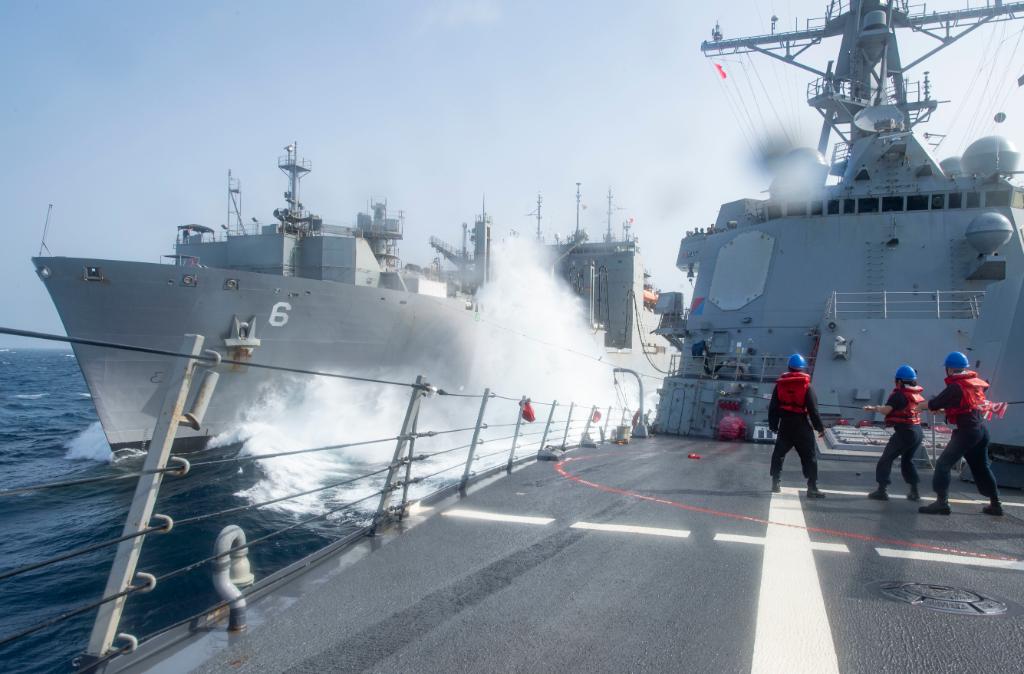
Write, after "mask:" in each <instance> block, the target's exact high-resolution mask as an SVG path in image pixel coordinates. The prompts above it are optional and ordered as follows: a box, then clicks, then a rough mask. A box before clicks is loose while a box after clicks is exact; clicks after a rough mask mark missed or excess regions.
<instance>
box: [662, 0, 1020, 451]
mask: <svg viewBox="0 0 1024 674" xmlns="http://www.w3.org/2000/svg"><path fill="white" fill-rule="evenodd" d="M1022 13H1024V3H1000V2H996V3H994V4H990V5H987V6H985V7H982V8H972V9H967V10H959V11H952V12H938V13H934V12H931V13H924V12H922V11H921V10H919V9H917V8H915V7H912V6H910V5H909V4H908V3H905V2H884V1H880V0H863V1H861V2H854V3H851V4H847V3H845V2H832V3H830V5H829V8H828V14H827V16H826V17H825V18H824V19H821V20H816V21H813V22H811V21H809V22H808V26H807V29H806V30H798V31H794V32H787V33H773V34H771V35H762V36H758V37H752V38H738V39H726V38H725V37H724V36H723V34H722V30H721V29H720V28H719V27H718V26H716V27H715V30H714V31H713V33H712V35H713V39H712V40H711V41H708V42H705V43H704V44H703V45H702V46H701V48H702V50H703V51H704V53H705V55H707V56H712V57H713V56H715V55H723V54H737V53H739V54H743V53H749V52H757V53H761V54H767V55H768V56H771V57H773V58H776V59H779V60H781V61H783V62H784V63H787V64H792V65H796V66H799V67H800V68H802V69H803V70H805V71H810V72H812V73H814V74H815V75H816V77H817V79H816V80H814V81H813V82H812V83H811V84H810V85H809V86H808V103H809V105H810V106H811V107H813V108H815V109H816V110H817V111H818V112H819V113H820V114H821V116H822V118H823V124H822V129H821V134H820V138H819V143H818V146H817V147H816V148H797V149H794V150H792V151H790V152H789V153H788V154H786V155H785V156H784V157H782V158H781V159H779V160H778V161H777V163H776V167H775V168H776V172H775V179H774V180H773V182H772V184H771V187H770V190H769V197H768V198H767V199H740V200H737V201H733V202H730V203H726V204H723V205H722V206H721V208H720V210H719V214H718V217H717V219H716V221H715V223H714V225H712V226H710V227H708V228H698V229H696V230H693V231H690V232H688V233H687V234H686V236H685V237H684V238H683V240H682V243H681V244H680V249H679V256H678V259H677V266H678V267H679V269H680V270H681V271H683V272H684V273H685V274H686V275H687V277H688V278H689V279H691V281H692V282H693V292H692V299H691V301H690V302H689V305H688V306H683V302H682V297H681V295H678V294H664V295H662V300H661V303H660V304H659V307H658V312H659V313H660V314H661V322H660V324H659V328H658V332H659V333H660V334H662V335H664V336H666V337H667V338H669V339H670V340H671V341H673V342H674V343H675V344H676V345H677V346H679V347H680V348H681V349H682V353H683V356H682V358H681V360H680V362H678V363H677V364H675V367H674V373H673V375H672V376H670V377H668V378H667V379H666V380H665V382H664V386H663V389H662V396H661V403H660V407H659V411H658V426H659V428H660V429H661V430H662V431H665V432H670V433H678V434H685V435H698V436H712V435H714V434H715V433H716V432H717V429H718V425H719V423H720V422H721V420H722V419H723V418H724V417H725V416H728V415H735V416H740V417H742V418H743V419H744V421H745V422H746V427H747V433H748V437H751V436H754V437H757V436H760V437H761V438H762V439H767V436H768V432H767V428H766V426H767V421H766V420H767V405H768V397H769V396H770V394H771V390H772V386H773V384H774V380H775V378H776V377H777V376H778V375H779V374H780V373H781V372H782V371H784V369H785V365H786V361H785V356H787V355H788V354H789V353H792V352H802V353H805V354H808V355H809V356H810V357H811V362H812V365H811V372H812V375H813V383H814V386H815V388H816V390H817V392H818V396H819V400H820V403H821V405H822V408H823V410H822V411H823V412H825V413H826V414H827V415H828V416H829V417H830V418H831V419H832V420H833V422H834V423H838V424H851V426H857V425H860V426H870V425H875V424H878V423H879V422H880V421H881V419H880V417H877V416H875V415H872V414H868V413H866V412H863V411H862V410H861V409H860V408H861V407H863V406H864V405H867V404H879V403H881V402H884V400H885V398H884V396H885V394H886V393H887V392H888V389H887V384H889V383H890V382H891V381H892V373H893V372H894V371H895V369H896V367H897V366H898V365H900V364H901V363H903V362H909V363H911V364H913V365H914V366H915V367H917V369H918V371H919V373H920V376H921V383H922V384H923V386H924V387H925V389H926V391H931V392H936V391H938V390H939V389H940V388H941V387H942V377H943V372H942V369H941V367H939V364H941V362H942V357H943V356H944V354H945V353H947V352H949V351H952V350H966V351H967V352H968V353H970V354H972V358H973V359H974V361H975V362H974V363H973V364H974V365H975V366H977V368H978V369H979V371H980V372H981V373H982V374H983V376H986V377H990V378H992V379H993V380H994V381H995V382H996V383H997V385H996V387H995V388H994V389H993V395H1002V396H1004V398H1003V399H1006V396H1011V397H1012V396H1013V395H1016V396H1017V397H1016V398H1015V399H1019V398H1021V397H1022V396H1021V395H1020V394H1019V393H1018V392H1011V391H1010V389H1009V388H1003V390H1002V391H1000V386H999V384H1000V382H1002V381H1004V380H1005V379H1006V378H1007V377H1009V373H1008V372H1007V369H1006V368H1007V366H1008V365H1009V364H1010V361H1011V360H1012V359H1013V356H1012V354H1009V355H1007V354H1004V351H1005V350H1006V349H1007V347H1008V345H1010V344H1011V343H1012V342H1013V341H1014V338H1013V334H1011V332H1010V330H1011V329H1012V328H1011V327H1010V326H1011V325H1017V327H1018V328H1020V329H1024V328H1021V326H1020V325H1019V323H1020V321H1019V320H1016V321H1011V320H1008V318H1007V317H1009V316H1013V315H1014V314H1015V312H1016V309H1017V305H1018V303H1019V302H1020V288H1021V278H1022V275H1024V240H1022V236H1021V231H1020V226H1019V224H1018V223H1020V222H1021V221H1022V218H1024V210H1022V209H1024V191H1022V190H1021V188H1020V187H1017V186H1016V185H1015V184H1014V183H1013V182H1012V180H1011V178H1012V177H1013V176H1014V174H1015V172H1016V171H1017V168H1018V165H1019V158H1020V156H1019V153H1018V152H1017V150H1016V148H1015V146H1014V145H1013V144H1012V143H1011V142H1010V141H1008V140H1006V139H1004V138H1001V137H998V136H988V137H984V138H980V139H978V140H977V141H975V142H974V143H972V144H971V145H970V146H969V147H968V148H967V149H966V151H965V152H964V153H963V156H962V157H948V158H946V159H944V160H942V161H939V160H938V159H937V158H936V157H935V156H933V154H932V151H931V148H930V147H929V146H928V145H927V144H926V143H925V142H923V140H922V137H921V136H919V135H918V134H917V133H916V132H915V127H916V126H917V125H918V124H921V123H923V122H925V121H927V120H928V118H929V117H930V116H931V114H932V112H933V111H934V110H935V109H936V108H937V106H938V104H939V101H937V100H936V99H935V98H933V97H932V95H931V86H932V85H931V83H930V82H927V81H925V82H922V83H921V84H917V83H912V82H911V81H910V76H911V75H912V74H913V73H914V72H916V71H917V70H920V68H919V66H920V65H921V64H923V63H924V62H925V61H926V59H927V58H928V57H929V56H931V55H932V54H934V53H935V52H937V51H939V50H940V49H943V48H944V47H946V46H948V45H950V44H953V43H954V42H955V41H956V40H957V39H958V38H960V37H962V36H963V35H965V34H967V33H969V32H971V31H972V30H974V29H976V28H977V27H979V26H981V25H984V24H985V23H989V22H995V21H1003V20H1008V19H1013V18H1017V17H1018V16H1019V15H1021V14H1022ZM901 29H907V30H915V31H918V32H922V33H924V34H927V35H931V36H932V37H935V38H936V39H937V40H938V42H937V44H936V47H935V49H933V50H931V51H929V52H927V53H925V54H924V55H922V56H920V57H918V58H915V59H913V60H912V61H908V60H906V59H904V58H903V57H902V55H901V52H900V49H899V45H898V41H897V35H898V33H899V32H900V30H901ZM935 31H938V32H935ZM829 37H838V38H841V42H840V45H839V50H838V55H837V57H836V59H835V60H833V61H829V63H828V65H827V67H826V68H825V69H824V70H821V69H819V68H817V67H815V66H813V65H808V64H807V63H803V62H801V61H800V60H799V59H798V57H799V56H800V55H801V54H802V53H803V52H804V50H806V49H807V48H808V47H811V46H813V45H816V44H818V43H820V42H821V41H822V40H824V39H826V38H829ZM925 75H926V76H927V73H925ZM833 138H835V139H836V142H835V143H834V144H832V145H831V155H830V161H827V162H826V161H825V159H824V157H825V155H826V154H827V153H828V151H829V147H830V140H832V139H833ZM997 298H998V299H997ZM1017 315H1018V316H1019V314H1017ZM996 324H998V325H999V326H1000V328H999V329H997V328H995V325H996ZM1016 334H1022V333H1016ZM1017 379H1019V377H1017ZM1018 391H1019V389H1018ZM1021 414H1024V410H1014V411H1013V412H1011V414H1008V415H1007V420H1004V421H1003V422H1001V423H1002V424H1003V429H1007V428H1016V429H1017V431H1015V433H1016V435H1015V436H1014V437H1015V438H1016V439H1015V440H1013V442H1012V443H1005V444H1006V445H1007V447H1004V449H1006V451H1007V452H1009V453H1013V449H1012V448H1011V447H1009V446H1008V445H1011V444H1016V446H1017V447H1019V446H1020V445H1022V444H1024V442H1021V438H1020V435H1021V432H1020V429H1021V422H1020V420H1019V418H1020V416H1021ZM1010 416H1013V417H1014V418H1016V419H1018V420H1017V421H1015V422H1014V421H1009V419H1010ZM999 425H1000V424H993V436H994V437H997V436H999V435H1000V433H1001V432H1002V431H1001V430H999ZM844 432H845V429H842V428H837V429H833V431H830V435H829V438H830V441H832V442H835V443H837V444H841V441H842V440H843V438H841V437H840V436H841V435H842V434H843V433H844Z"/></svg>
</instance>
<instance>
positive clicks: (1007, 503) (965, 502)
mask: <svg viewBox="0 0 1024 674" xmlns="http://www.w3.org/2000/svg"><path fill="white" fill-rule="evenodd" d="M821 491H823V492H825V493H826V494H837V495H839V496H867V495H868V493H867V492H866V491H844V490H842V489H822V490H821ZM889 498H890V499H894V498H902V499H905V498H907V497H906V496H904V495H903V494H889ZM929 499H930V497H926V496H922V497H921V500H922V501H923V502H924V501H928V500H929ZM949 502H950V503H960V504H963V505H988V503H989V501H988V499H987V498H986V499H977V498H951V499H949ZM1002 504H1003V505H1004V506H1010V507H1011V508H1024V503H1014V502H1012V501H1002Z"/></svg>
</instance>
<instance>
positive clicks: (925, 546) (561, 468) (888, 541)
mask: <svg viewBox="0 0 1024 674" xmlns="http://www.w3.org/2000/svg"><path fill="white" fill-rule="evenodd" d="M592 458H599V457H593V456H574V457H570V458H568V459H563V460H562V461H559V462H558V463H556V464H555V470H556V471H558V474H559V475H561V476H562V477H564V478H566V479H567V480H571V481H573V482H575V483H577V484H581V485H583V486H585V487H590V488H592V489H597V490H599V491H603V492H606V493H609V494H618V495H620V496H630V497H632V498H635V499H639V500H641V501H651V502H652V503H660V504H662V505H667V506H672V507H673V508H679V509H680V510H688V511H690V512H695V513H702V514H704V515H713V516H715V517H725V518H728V519H733V520H741V521H744V522H757V523H758V524H770V525H774V526H778V527H791V528H794V529H803V530H805V531H813V532H814V533H817V534H825V535H827V536H832V537H835V538H847V539H851V540H858V541H866V542H868V543H883V544H885V545H897V546H900V547H904V548H914V549H917V550H929V551H932V552H945V553H948V554H953V555H960V556H961V557H976V558H978V559H997V560H1000V561H1005V562H1020V561H1022V560H1020V559H1017V558H1016V557H1007V556H1005V555H997V554H989V553H985V552H971V551H969V550H960V549H959V548H949V547H946V546H943V545H931V544H929V543H915V542H914V541H904V540H901V539H897V538H882V537H880V536H872V535H870V534H858V533H855V532H852V531H840V530H838V529H824V528H821V527H808V526H800V525H797V524H786V523H784V522H773V521H772V520H766V519H763V518H761V517H754V516H753V515H742V514H740V513H731V512H726V511H724V510H714V509H712V508H703V507H701V506H695V505H689V504H687V503H680V502H678V501H670V500H669V499H664V498H658V497H656V496H648V495H647V494H641V493H640V492H636V491H632V490H630V489H620V488H618V487H612V486H609V485H606V484H600V483H598V482H591V481H590V480H585V479H583V478H581V477H579V476H577V475H573V474H572V473H570V472H569V471H568V470H566V468H565V464H567V463H569V462H575V461H585V460H587V459H592Z"/></svg>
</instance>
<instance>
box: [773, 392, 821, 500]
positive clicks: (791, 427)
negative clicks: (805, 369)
mask: <svg viewBox="0 0 1024 674" xmlns="http://www.w3.org/2000/svg"><path fill="white" fill-rule="evenodd" d="M808 418H810V421H811V422H810V423H807V420H808ZM811 426H813V427H814V430H815V431H818V432H819V433H824V432H825V426H824V425H823V424H822V423H821V417H820V416H819V415H818V399H817V398H816V397H815V395H814V389H812V388H808V389H807V396H806V398H805V399H804V413H797V412H790V411H788V410H784V409H782V408H780V407H779V389H778V386H776V387H775V389H774V390H773V391H772V401H771V402H770V403H769V404H768V428H770V429H771V430H772V432H773V433H777V434H778V437H777V438H776V439H775V451H773V452H772V465H771V471H770V472H771V475H772V477H778V476H779V475H781V474H782V462H783V461H784V460H785V459H786V454H788V453H789V450H790V449H793V448H796V453H797V454H799V455H800V467H801V468H803V471H804V478H806V479H807V480H810V481H814V482H816V481H817V480H818V456H817V447H816V445H815V442H814V431H812V430H811Z"/></svg>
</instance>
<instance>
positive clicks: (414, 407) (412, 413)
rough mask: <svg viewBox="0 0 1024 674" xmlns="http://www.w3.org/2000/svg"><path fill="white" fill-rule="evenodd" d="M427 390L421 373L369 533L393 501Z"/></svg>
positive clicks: (373, 530) (411, 397) (411, 396)
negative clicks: (403, 461)
mask: <svg viewBox="0 0 1024 674" xmlns="http://www.w3.org/2000/svg"><path fill="white" fill-rule="evenodd" d="M426 392H427V383H426V380H425V379H424V378H423V375H419V376H417V377H416V385H415V386H414V387H413V389H412V395H410V396H409V406H408V407H407V408H406V409H405V419H404V420H403V421H402V430H401V431H399V435H398V442H396V443H395V455H394V456H393V457H392V459H391V465H390V466H389V467H388V476H387V478H385V480H384V489H383V490H382V491H381V494H380V502H379V503H378V504H377V512H375V513H374V515H373V523H372V524H371V525H370V531H369V535H371V536H373V535H374V534H376V533H377V527H378V526H380V523H381V522H382V521H383V519H384V515H385V514H386V512H387V507H388V503H389V502H390V501H391V492H392V491H394V488H395V476H396V475H398V471H399V469H400V468H401V467H402V455H403V454H405V448H406V446H407V444H406V443H408V442H410V441H411V440H412V434H413V433H414V432H415V430H414V429H415V428H416V420H417V419H418V418H419V415H420V401H421V400H422V399H423V396H424V395H425V394H426Z"/></svg>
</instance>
